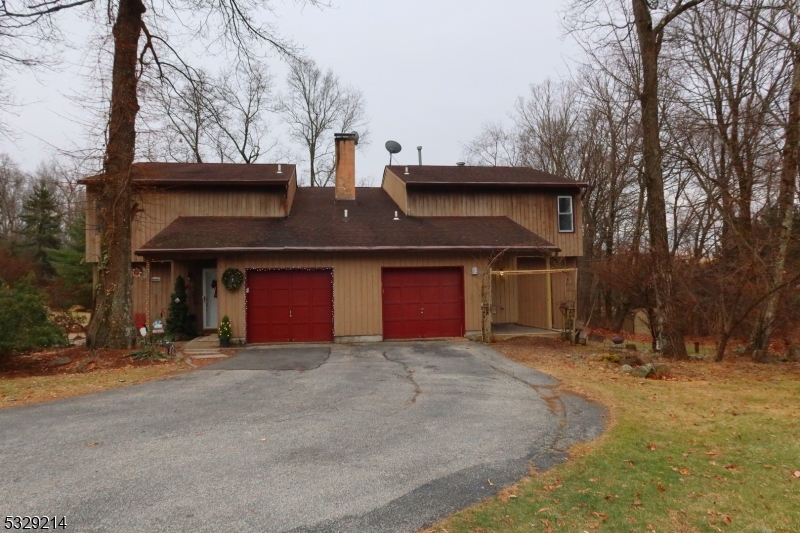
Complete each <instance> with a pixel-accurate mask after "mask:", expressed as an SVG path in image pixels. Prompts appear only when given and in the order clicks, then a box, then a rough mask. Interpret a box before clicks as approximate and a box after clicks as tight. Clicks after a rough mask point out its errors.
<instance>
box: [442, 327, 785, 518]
mask: <svg viewBox="0 0 800 533" xmlns="http://www.w3.org/2000/svg"><path fill="white" fill-rule="evenodd" d="M495 347H496V348H497V349H499V350H500V351H502V352H504V353H506V354H507V355H508V356H510V357H511V358H513V359H516V360H518V361H520V362H522V363H524V364H528V365H530V366H533V367H535V368H537V369H539V370H542V371H544V372H548V373H550V374H552V375H554V376H556V377H557V378H559V379H560V380H561V382H562V388H563V389H564V390H571V391H575V392H578V393H581V394H584V395H586V396H588V397H590V398H593V399H595V400H596V401H599V402H601V403H603V404H605V405H606V406H607V407H608V408H609V412H610V415H611V421H610V423H609V426H610V427H609V429H608V431H607V432H606V433H605V434H604V435H603V436H602V437H601V438H600V439H598V440H597V441H595V442H594V443H590V444H588V445H579V446H577V447H576V448H575V449H574V450H573V458H572V459H571V460H570V461H568V462H567V463H565V464H563V465H561V466H558V467H556V468H554V469H553V470H551V471H548V472H545V473H542V474H533V475H532V477H530V478H529V479H526V480H524V481H522V482H520V483H519V484H518V485H517V486H516V487H513V488H511V489H510V490H508V491H504V492H503V493H501V495H500V497H498V498H494V499H491V500H489V501H486V502H484V503H482V504H479V505H477V506H475V507H473V508H470V509H467V510H465V511H462V512H459V513H456V514H455V515H454V516H452V517H450V518H449V519H447V520H445V521H443V522H442V523H440V524H437V525H436V526H434V527H433V528H431V529H430V530H429V531H431V532H447V533H456V532H490V531H502V532H517V531H528V532H530V531H546V532H550V531H576V532H584V531H588V532H593V531H613V532H623V531H624V532H627V531H636V532H638V531H643V532H646V531H656V532H715V531H746V532H755V533H758V532H787V533H788V532H798V531H800V478H797V477H795V474H794V472H795V471H800V368H799V367H798V365H796V364H794V365H787V364H781V365H754V364H752V363H749V362H742V361H733V362H731V361H729V362H725V363H722V364H714V363H706V362H693V363H682V364H678V365H673V374H674V378H673V379H671V380H665V381H656V380H642V379H636V378H631V377H629V376H624V375H618V374H617V373H616V372H614V371H613V369H605V363H600V362H596V361H594V357H593V355H594V354H596V353H599V352H600V350H599V348H591V347H590V348H582V347H572V346H569V345H562V344H560V343H556V342H554V341H548V340H539V341H532V340H522V339H516V340H512V341H508V342H505V343H498V344H496V345H495ZM799 475H800V474H799Z"/></svg>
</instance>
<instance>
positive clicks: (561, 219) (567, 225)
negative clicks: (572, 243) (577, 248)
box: [558, 196, 575, 233]
mask: <svg viewBox="0 0 800 533" xmlns="http://www.w3.org/2000/svg"><path fill="white" fill-rule="evenodd" d="M558 231H559V232H560V233H571V232H573V231H575V218H574V216H573V214H572V196H559V197H558Z"/></svg>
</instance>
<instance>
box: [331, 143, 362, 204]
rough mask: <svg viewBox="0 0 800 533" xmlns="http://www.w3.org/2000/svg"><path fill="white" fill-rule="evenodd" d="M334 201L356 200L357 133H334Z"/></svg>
mask: <svg viewBox="0 0 800 533" xmlns="http://www.w3.org/2000/svg"><path fill="white" fill-rule="evenodd" d="M333 138H334V142H335V143H336V159H335V163H334V166H335V170H336V199H337V200H355V199H356V145H357V144H358V133H356V132H351V133H335V134H334V135H333Z"/></svg>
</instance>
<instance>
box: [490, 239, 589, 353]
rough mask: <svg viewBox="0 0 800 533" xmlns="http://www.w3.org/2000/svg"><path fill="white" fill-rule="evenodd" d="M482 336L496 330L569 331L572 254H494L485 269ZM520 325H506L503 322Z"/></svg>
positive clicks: (572, 310) (575, 277) (575, 276)
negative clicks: (494, 258)
mask: <svg viewBox="0 0 800 533" xmlns="http://www.w3.org/2000/svg"><path fill="white" fill-rule="evenodd" d="M488 278H489V280H490V281H489V282H488V283H486V285H487V288H488V289H489V290H488V291H487V293H486V294H485V299H484V305H483V308H484V318H485V321H484V322H485V326H484V332H483V333H484V340H487V341H488V340H490V339H491V338H492V335H493V333H494V330H495V329H497V330H498V332H501V331H502V332H504V333H510V332H512V331H513V332H516V333H519V334H526V330H525V328H530V329H529V330H528V331H527V333H529V334H542V333H544V332H547V331H551V332H552V331H556V330H561V331H571V330H573V329H574V323H575V316H576V312H577V307H576V300H577V282H578V268H577V259H576V258H564V257H557V256H555V255H553V254H549V253H545V254H542V255H541V256H538V257H531V256H524V255H517V256H510V257H502V256H498V257H497V258H496V260H495V261H493V262H492V267H491V268H490V269H489V270H488ZM510 325H513V326H522V327H521V328H520V327H516V328H514V327H507V326H510Z"/></svg>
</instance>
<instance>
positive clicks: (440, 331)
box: [382, 267, 464, 339]
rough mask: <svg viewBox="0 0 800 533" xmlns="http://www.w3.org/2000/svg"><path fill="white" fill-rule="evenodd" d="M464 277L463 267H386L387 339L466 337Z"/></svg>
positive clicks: (383, 276) (385, 328) (384, 327)
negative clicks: (464, 335)
mask: <svg viewBox="0 0 800 533" xmlns="http://www.w3.org/2000/svg"><path fill="white" fill-rule="evenodd" d="M463 280H464V278H463V269H462V268H460V267H455V268H451V267H443V268H385V269H383V273H382V284H383V336H384V338H385V339H401V338H404V339H413V338H430V337H457V336H463V334H464V288H463V287H464V281H463Z"/></svg>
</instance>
